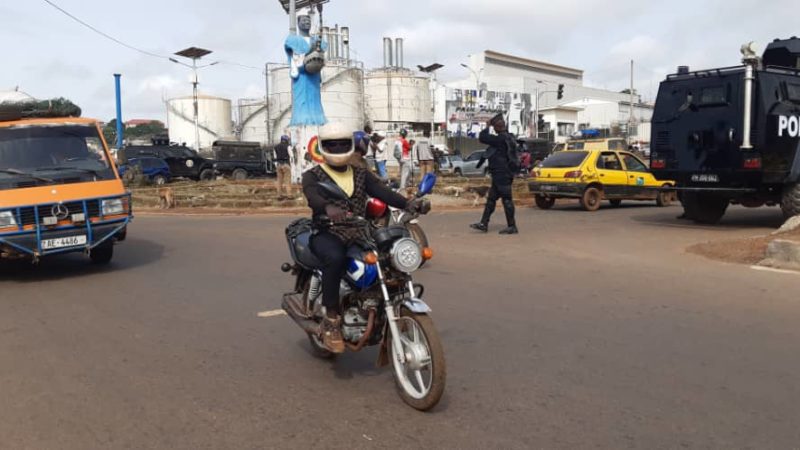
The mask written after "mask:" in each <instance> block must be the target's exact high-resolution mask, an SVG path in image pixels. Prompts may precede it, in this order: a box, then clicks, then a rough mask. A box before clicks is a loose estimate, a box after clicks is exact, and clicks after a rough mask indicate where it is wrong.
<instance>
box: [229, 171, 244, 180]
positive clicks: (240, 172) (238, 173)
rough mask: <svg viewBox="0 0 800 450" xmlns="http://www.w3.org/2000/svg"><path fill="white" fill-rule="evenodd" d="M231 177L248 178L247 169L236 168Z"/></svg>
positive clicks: (236, 178) (237, 178) (235, 178)
mask: <svg viewBox="0 0 800 450" xmlns="http://www.w3.org/2000/svg"><path fill="white" fill-rule="evenodd" d="M231 178H233V179H234V180H236V181H242V180H246V179H247V171H246V170H244V169H236V170H234V171H233V174H232V175H231Z"/></svg>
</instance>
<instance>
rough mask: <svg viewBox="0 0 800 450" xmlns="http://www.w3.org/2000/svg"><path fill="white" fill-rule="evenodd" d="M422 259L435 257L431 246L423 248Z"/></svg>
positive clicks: (426, 259)
mask: <svg viewBox="0 0 800 450" xmlns="http://www.w3.org/2000/svg"><path fill="white" fill-rule="evenodd" d="M422 259H424V260H425V261H428V260H431V259H433V249H432V248H430V247H425V248H423V249H422Z"/></svg>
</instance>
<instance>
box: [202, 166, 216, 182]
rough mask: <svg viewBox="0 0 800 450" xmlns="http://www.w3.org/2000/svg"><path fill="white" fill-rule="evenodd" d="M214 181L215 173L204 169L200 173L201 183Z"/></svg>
mask: <svg viewBox="0 0 800 450" xmlns="http://www.w3.org/2000/svg"><path fill="white" fill-rule="evenodd" d="M213 180H214V171H213V170H211V169H203V171H202V172H200V181H213Z"/></svg>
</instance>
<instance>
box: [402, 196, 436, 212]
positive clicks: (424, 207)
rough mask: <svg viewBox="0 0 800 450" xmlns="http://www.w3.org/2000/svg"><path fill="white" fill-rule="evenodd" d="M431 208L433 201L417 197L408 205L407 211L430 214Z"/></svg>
mask: <svg viewBox="0 0 800 450" xmlns="http://www.w3.org/2000/svg"><path fill="white" fill-rule="evenodd" d="M430 210H431V202H429V201H428V200H426V199H424V198H415V199H413V200H410V201H409V202H408V204H407V205H406V211H408V212H410V213H417V214H428V212H430Z"/></svg>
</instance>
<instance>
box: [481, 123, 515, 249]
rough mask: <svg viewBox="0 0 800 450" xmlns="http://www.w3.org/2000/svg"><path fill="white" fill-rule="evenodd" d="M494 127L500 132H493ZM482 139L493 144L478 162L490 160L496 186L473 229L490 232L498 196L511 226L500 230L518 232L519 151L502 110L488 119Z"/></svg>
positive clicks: (487, 197) (492, 189)
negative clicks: (515, 188)
mask: <svg viewBox="0 0 800 450" xmlns="http://www.w3.org/2000/svg"><path fill="white" fill-rule="evenodd" d="M491 128H494V131H495V132H496V133H497V135H496V136H494V135H492V134H491V133H490V129H491ZM479 140H480V142H481V143H482V144H486V145H488V146H489V148H488V149H486V152H485V153H484V156H483V157H482V158H481V159H480V161H479V162H478V168H480V167H481V166H482V165H483V163H484V162H486V161H487V160H488V161H489V173H490V174H491V175H492V187H491V188H490V189H489V193H488V194H487V196H486V207H485V208H484V210H483V217H481V221H480V222H478V223H473V224H472V225H470V227H471V228H472V229H475V230H478V231H481V232H483V233H486V232H487V231H489V220H490V219H491V218H492V214H493V213H494V210H495V207H496V206H497V200H499V199H502V200H503V209H504V210H505V213H506V223H507V225H508V226H507V227H506V228H504V229H502V230H500V234H517V233H519V231H518V230H517V222H516V219H515V217H514V199H513V196H512V183H513V182H514V175H515V174H516V173H517V172H519V170H520V166H519V154H518V153H517V144H516V138H515V137H514V136H513V135H511V134H510V133H509V132H508V130H507V129H506V122H505V120H504V119H503V115H502V114H498V115H496V116H494V117H493V118H491V119H490V120H489V121H488V122H486V128H484V129H483V131H481V133H480V136H479Z"/></svg>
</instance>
